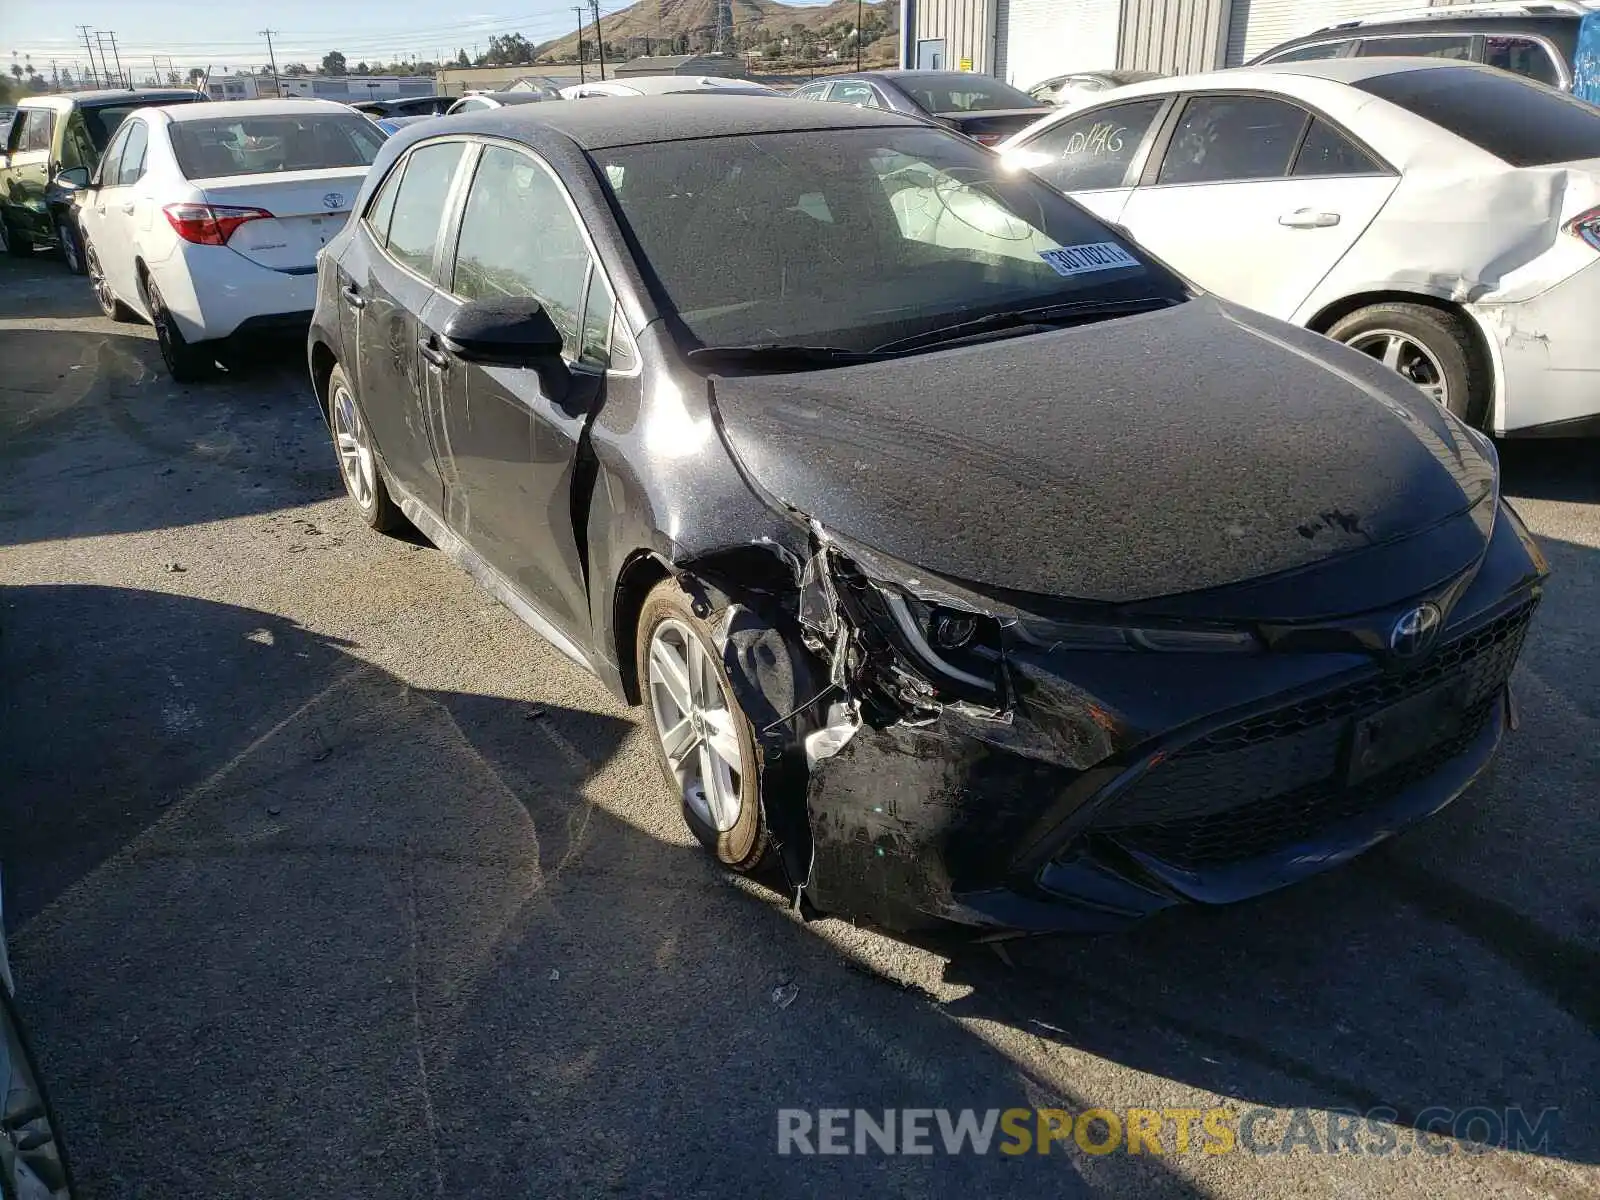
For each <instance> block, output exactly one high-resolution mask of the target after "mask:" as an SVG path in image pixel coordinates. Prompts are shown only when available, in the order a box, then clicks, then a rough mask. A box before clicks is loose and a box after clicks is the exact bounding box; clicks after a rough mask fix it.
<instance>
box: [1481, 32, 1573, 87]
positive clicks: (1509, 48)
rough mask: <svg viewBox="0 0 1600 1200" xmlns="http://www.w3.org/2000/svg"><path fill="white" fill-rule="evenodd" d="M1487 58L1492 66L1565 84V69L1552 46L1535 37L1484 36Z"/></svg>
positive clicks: (1555, 83) (1551, 82)
mask: <svg viewBox="0 0 1600 1200" xmlns="http://www.w3.org/2000/svg"><path fill="white" fill-rule="evenodd" d="M1483 61H1484V62H1485V63H1486V64H1487V65H1488V66H1491V67H1499V68H1500V69H1501V70H1502V71H1510V72H1512V74H1515V75H1525V76H1527V77H1528V78H1529V79H1537V80H1538V81H1539V82H1540V83H1548V84H1549V85H1550V86H1551V87H1560V86H1561V71H1560V68H1558V67H1557V66H1556V60H1555V59H1554V58H1552V57H1551V55H1550V50H1549V48H1548V47H1546V46H1545V45H1544V44H1543V43H1542V42H1536V41H1534V40H1533V39H1532V38H1527V37H1487V38H1484V39H1483Z"/></svg>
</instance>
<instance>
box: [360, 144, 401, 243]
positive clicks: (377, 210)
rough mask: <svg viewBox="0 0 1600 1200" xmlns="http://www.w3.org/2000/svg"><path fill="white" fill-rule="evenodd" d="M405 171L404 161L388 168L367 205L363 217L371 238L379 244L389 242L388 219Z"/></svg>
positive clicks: (392, 210) (392, 212)
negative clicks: (376, 191)
mask: <svg viewBox="0 0 1600 1200" xmlns="http://www.w3.org/2000/svg"><path fill="white" fill-rule="evenodd" d="M405 173H406V168H405V164H404V163H402V164H400V165H398V166H395V167H392V168H390V171H389V176H388V178H386V179H385V180H384V181H383V186H382V187H380V188H379V189H378V194H377V195H376V196H374V197H373V198H372V203H371V204H369V205H368V206H367V215H366V217H365V218H363V219H364V220H365V221H366V223H367V229H368V231H369V232H370V233H371V234H372V237H373V240H374V241H376V242H377V243H378V245H380V246H384V245H387V244H388V242H389V219H390V218H391V217H392V216H393V215H394V198H395V196H396V195H397V194H398V193H399V191H400V177H401V176H402V175H404V174H405Z"/></svg>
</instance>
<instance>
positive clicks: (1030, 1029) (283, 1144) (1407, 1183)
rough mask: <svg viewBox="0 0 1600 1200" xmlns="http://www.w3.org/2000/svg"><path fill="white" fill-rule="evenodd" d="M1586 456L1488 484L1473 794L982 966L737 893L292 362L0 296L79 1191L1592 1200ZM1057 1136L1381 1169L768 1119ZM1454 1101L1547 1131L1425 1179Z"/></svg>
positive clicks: (30, 995)
mask: <svg viewBox="0 0 1600 1200" xmlns="http://www.w3.org/2000/svg"><path fill="white" fill-rule="evenodd" d="M1594 454H1595V451H1594V450H1593V449H1592V448H1590V447H1586V446H1583V445H1553V444H1550V445H1529V444H1514V445H1511V446H1508V447H1506V449H1505V459H1506V467H1507V478H1508V490H1509V491H1510V492H1511V494H1512V495H1514V496H1515V497H1516V498H1517V500H1516V502H1517V506H1518V508H1519V510H1520V511H1521V512H1522V513H1523V514H1524V516H1525V517H1526V518H1527V519H1528V520H1529V522H1530V524H1531V525H1532V526H1533V528H1534V529H1535V531H1536V532H1537V533H1538V534H1539V535H1540V536H1541V538H1542V539H1543V544H1544V546H1545V548H1546V551H1547V552H1548V554H1549V556H1550V558H1551V561H1552V564H1553V566H1554V570H1555V580H1554V583H1553V584H1552V587H1551V589H1550V594H1549V598H1548V600H1547V602H1546V604H1545V606H1544V609H1543V611H1542V613H1541V615H1540V617H1539V619H1538V622H1537V626H1536V629H1535V631H1534V634H1533V636H1532V638H1531V641H1530V644H1529V646H1528V649H1527V652H1526V654H1525V655H1524V661H1523V666H1522V667H1521V668H1520V670H1519V674H1518V678H1517V687H1518V694H1519V698H1520V700H1521V705H1522V718H1523V727H1522V730H1521V732H1519V733H1518V734H1516V735H1515V736H1514V737H1512V738H1511V739H1510V740H1509V741H1508V742H1507V744H1506V746H1505V748H1504V750H1503V753H1502V755H1501V757H1500V759H1499V762H1498V765H1497V766H1496V767H1495V768H1494V769H1493V770H1492V772H1491V773H1490V774H1489V775H1488V776H1486V777H1485V778H1484V779H1483V780H1482V781H1481V782H1480V783H1479V784H1478V785H1477V786H1476V787H1475V788H1474V789H1473V790H1472V791H1471V792H1469V793H1468V794H1467V795H1466V796H1464V797H1463V798H1462V799H1461V800H1460V801H1458V802H1457V803H1456V804H1455V805H1453V806H1452V807H1451V808H1450V809H1448V810H1446V811H1445V812H1444V813H1442V814H1441V815H1440V816H1439V817H1438V818H1436V819H1435V820H1433V821H1432V822H1430V823H1428V824H1427V825H1426V826H1425V827H1423V828H1421V829H1418V830H1416V831H1414V832H1412V833H1411V834H1409V835H1407V836H1406V837H1404V838H1402V839H1400V840H1399V841H1398V842H1396V843H1394V844H1392V845H1391V846H1389V847H1388V848H1385V849H1383V850H1381V851H1379V852H1377V853H1375V854H1373V855H1370V856H1368V857H1367V858H1366V859H1364V860H1362V861H1360V862H1358V863H1356V864H1354V865H1353V866H1351V867H1350V868H1348V869H1345V870H1342V871H1339V872H1336V873H1334V874H1333V875H1330V876H1326V877H1323V878H1321V879H1319V880H1316V881H1314V882H1312V883H1311V884H1309V885H1306V886H1303V887H1301V888H1298V889H1295V890H1293V891H1291V892H1289V893H1286V894H1281V895H1278V896H1275V897H1271V898H1269V899H1267V900H1266V901H1263V902H1257V903H1254V904H1250V905H1245V906H1241V907H1238V908H1234V909H1228V910H1222V911H1217V912H1211V913H1180V914H1175V915H1173V916H1171V917H1168V918H1163V919H1160V920H1157V921H1155V922H1152V923H1150V924H1148V925H1146V926H1144V927H1142V928H1140V929H1138V930H1137V931H1135V932H1133V933H1132V934H1129V935H1124V936H1121V937H1117V938H1113V939H1102V940H1096V941H1059V940H1056V941H1041V942H1034V943H1028V944H1026V945H1020V946H1017V947H1016V948H1014V949H1013V950H1012V952H1011V955H1010V961H1009V962H1006V961H1002V959H1001V958H1000V957H999V956H997V955H995V954H992V953H989V952H987V951H962V952H960V953H955V954H952V953H951V952H949V950H948V948H944V949H941V948H940V947H938V946H933V947H914V946H910V945H906V944H904V943H901V942H898V941H894V940H891V939H888V938H884V937H880V936H877V935H875V934H871V933H867V932H863V931H860V930H856V929H853V928H851V927H849V926H847V925H844V924H842V923H840V922H836V921H822V922H818V923H816V924H813V925H810V926H807V925H803V924H801V923H800V922H798V921H797V920H795V919H793V918H792V917H791V916H790V915H789V914H788V912H787V911H786V908H785V906H784V904H783V902H782V900H781V898H780V897H778V896H776V895H774V894H773V893H772V892H770V891H768V890H766V889H765V888H763V887H761V886H759V885H757V884H753V883H750V882H747V881H736V880H733V879H730V878H728V877H726V876H724V875H722V874H721V873H719V872H718V871H717V870H715V869H713V867H712V866H711V865H710V864H709V863H708V862H707V861H706V859H705V858H704V857H703V856H702V855H701V854H700V853H699V852H698V851H697V850H696V849H695V848H694V847H692V846H691V845H690V843H689V838H688V836H687V833H686V832H685V830H684V829H683V827H682V824H681V820H680V818H679V817H678V815H677V813H676V812H675V810H674V807H673V806H672V805H671V804H670V803H668V802H667V801H666V800H665V799H664V797H663V793H662V789H661V787H660V784H659V782H658V779H657V776H656V774H655V768H654V765H653V762H652V760H651V759H650V757H649V754H648V750H649V747H648V744H647V742H646V740H645V736H646V735H645V734H644V732H643V731H642V729H641V728H640V725H639V720H638V716H637V715H636V713H634V712H632V711H629V710H627V709H624V708H621V707H619V706H618V705H617V704H616V703H615V702H614V701H613V700H612V699H611V698H610V697H609V695H608V694H607V693H606V692H605V691H603V690H602V688H601V687H600V686H599V685H598V684H597V683H596V682H594V681H593V680H591V679H590V678H588V677H587V676H585V675H583V674H582V673H581V672H579V671H578V670H577V669H576V668H574V667H573V666H571V665H570V664H569V663H568V662H567V661H566V660H565V659H563V658H561V657H560V656H559V655H558V654H557V653H556V652H555V651H553V650H552V649H550V648H549V647H547V646H546V645H545V644H544V643H543V642H542V641H541V640H540V639H539V638H538V637H536V636H534V635H533V634H531V633H530V632H528V631H527V630H526V629H525V628H524V627H523V626H521V625H520V624H519V623H518V622H517V621H516V620H515V618H513V617H512V616H511V615H510V614H509V613H508V612H507V611H505V610H504V609H502V608H501V607H499V606H498V605H496V604H495V603H493V602H492V601H490V600H489V599H487V598H486V597H485V595H484V594H482V593H481V592H479V591H478V590H477V589H476V588H475V587H474V585H473V584H472V583H471V582H470V581H469V580H468V579H467V578H466V577H465V576H464V575H462V574H461V573H459V572H458V571H457V570H456V569H455V568H454V567H453V566H451V565H450V564H449V563H447V562H446V561H444V560H443V559H442V557H441V556H440V555H439V554H438V553H437V552H435V551H434V550H432V549H431V548H429V547H428V546H426V545H425V544H422V543H420V542H410V541H405V540H393V539H386V538H382V537H379V536H377V535H374V534H372V533H370V531H368V530H367V529H366V528H365V527H364V526H361V525H360V524H359V523H358V521H357V520H356V519H355V518H354V516H353V514H352V510H351V509H350V508H349V507H348V506H347V505H346V504H345V503H344V502H343V500H342V493H340V491H339V486H338V480H337V476H336V473H335V469H334V464H333V457H332V453H331V450H330V448H329V446H328V445H327V436H326V433H325V431H324V429H323V426H322V424H321V421H320V418H319V417H318V415H317V413H316V412H315V410H314V408H313V406H312V402H311V400H310V397H309V392H308V389H307V385H306V381H305V379H304V373H303V369H302V366H301V360H300V357H299V353H298V351H297V349H295V348H294V347H290V348H288V349H286V350H285V351H284V352H283V353H282V355H281V356H280V357H276V358H269V360H268V361H266V362H264V363H263V364H262V365H260V366H259V367H257V368H255V369H251V370H247V371H244V372H242V373H238V374H235V375H231V376H229V377H228V378H226V379H224V380H220V381H218V382H215V383H212V384H207V385H205V386H199V387H190V388H183V387H177V386H175V385H172V384H171V383H170V382H169V381H168V380H167V379H166V377H165V376H164V375H163V374H162V373H161V372H160V370H159V359H158V356H157V354H156V348H155V343H154V341H153V340H152V339H151V336H150V331H149V330H148V329H147V328H145V327H144V326H141V325H116V324H113V323H111V322H109V321H106V320H104V319H102V318H101V317H99V316H98V315H97V313H96V311H95V310H94V308H93V304H92V302H91V299H90V296H89V292H88V289H87V287H86V286H85V285H84V284H83V283H82V281H80V280H76V279H72V278H70V277H68V276H67V275H66V274H65V273H64V272H63V271H62V269H61V268H60V267H59V266H58V265H56V264H54V263H50V262H47V261H45V260H43V259H42V258H41V259H39V260H38V261H35V262H26V263H18V262H14V261H8V262H5V263H0V472H3V479H4V483H3V485H0V622H3V638H0V762H3V763H4V764H5V765H4V767H3V769H0V857H3V860H4V867H5V884H6V888H7V894H6V906H7V916H8V920H9V922H10V925H11V929H12V937H13V954H14V965H15V967H16V969H17V974H18V979H19V982H20V987H21V1003H22V1005H23V1008H24V1011H25V1013H26V1016H27V1018H28V1019H29V1021H30V1023H31V1026H32V1031H33V1034H34V1040H35V1042H36V1044H37V1048H38V1051H39V1054H40V1057H41V1059H42V1062H43V1064H44V1068H45V1073H46V1076H47V1078H48V1080H49V1082H50V1084H51V1085H52V1087H53V1089H54V1094H55V1100H56V1103H57V1107H58V1108H59V1110H60V1114H61V1117H62V1120H63V1122H64V1124H65V1126H66V1129H67V1133H68V1139H69V1144H70V1147H71V1150H72V1153H73V1157H74V1159H75V1163H76V1168H77V1172H78V1175H79V1177H80V1185H81V1191H82V1194H83V1195H84V1196H88V1197H119V1198H120V1197H152V1198H154V1197H161V1198H163V1200H165V1198H168V1197H203V1198H205V1200H223V1198H226V1197H253V1198H255V1197H338V1198H340V1200H355V1198H357V1197H367V1196H371V1197H380V1196H381V1197H384V1198H385V1200H396V1198H405V1197H430V1196H432V1197H438V1196H450V1197H507V1196H513V1195H545V1194H552V1193H570V1194H591V1193H621V1194H629V1195H660V1196H673V1197H677V1196H689V1195H700V1194H711V1193H722V1194H761V1195H764V1196H774V1197H776V1196H791V1195H792V1196H810V1195H814V1194H829V1193H835V1194H841V1195H843V1194H867V1193H871V1194H891V1195H894V1194H901V1195H930V1194H949V1195H969V1194H990V1195H1002V1194H1013V1193H1015V1194H1028V1195H1038V1194H1039V1193H1040V1189H1041V1188H1047V1189H1049V1194H1052V1195H1085V1194H1093V1193H1101V1192H1109V1193H1113V1194H1138V1195H1146V1196H1155V1195H1203V1196H1218V1197H1278V1196H1285V1195H1292V1194H1307V1195H1316V1196H1350V1197H1356V1196H1362V1197H1365V1196H1419V1197H1437V1196H1445V1195H1448V1196H1525V1195H1531V1196H1561V1197H1571V1196H1576V1195H1600V1170H1597V1168H1596V1164H1597V1162H1600V1104H1597V1097H1596V1081H1597V1080H1600V1045H1597V1040H1596V1033H1597V1030H1600V883H1597V882H1596V876H1595V872H1594V867H1593V863H1594V847H1595V845H1596V844H1597V841H1600V838H1597V834H1600V828H1597V826H1600V818H1597V815H1596V803H1595V781H1596V779H1597V778H1600V770H1597V768H1600V749H1597V746H1600V739H1597V737H1596V734H1597V729H1596V725H1597V721H1600V648H1597V646H1596V643H1595V639H1594V637H1593V636H1592V632H1591V631H1592V630H1593V629H1594V627H1595V625H1594V622H1595V618H1594V611H1595V608H1596V598H1597V597H1600V477H1597V474H1596V472H1595V469H1594V466H1593V463H1594ZM790 985H792V986H793V988H794V989H795V991H794V998H793V1002H792V1003H791V1004H789V1005H788V1006H787V1007H781V1006H779V1005H778V1004H775V1003H774V1000H773V993H774V990H775V989H782V988H786V987H789V986H790ZM781 994H787V993H781ZM1032 1106H1042V1107H1053V1108H1065V1109H1070V1110H1081V1109H1083V1108H1086V1107H1090V1106H1103V1107H1108V1108H1111V1109H1114V1110H1119V1111H1120V1110H1122V1109H1125V1108H1128V1107H1148V1108H1156V1109H1166V1108H1195V1109H1207V1108H1210V1107H1213V1106H1225V1107H1227V1108H1229V1109H1231V1110H1232V1111H1234V1112H1235V1113H1241V1114H1242V1113H1245V1112H1247V1111H1249V1110H1254V1109H1257V1108H1263V1109H1267V1110H1270V1112H1269V1113H1268V1114H1267V1115H1266V1116H1265V1117H1264V1118H1263V1119H1262V1120H1261V1123H1260V1125H1259V1127H1258V1132H1257V1135H1256V1140H1257V1142H1258V1144H1259V1143H1260V1142H1266V1143H1269V1144H1271V1145H1276V1144H1277V1143H1278V1142H1279V1141H1280V1139H1281V1138H1282V1137H1283V1135H1284V1131H1285V1129H1286V1128H1287V1122H1288V1119H1289V1117H1288V1110H1290V1109H1294V1108H1307V1109H1310V1110H1314V1112H1315V1113H1317V1114H1325V1113H1327V1112H1328V1111H1330V1110H1339V1109H1355V1110H1357V1111H1362V1112H1365V1111H1366V1110H1369V1109H1371V1108H1374V1107H1387V1108H1389V1109H1392V1110H1394V1112H1395V1114H1396V1116H1395V1118H1394V1120H1395V1122H1396V1124H1397V1126H1398V1130H1397V1132H1398V1138H1397V1145H1396V1147H1395V1149H1394V1150H1393V1151H1392V1152H1389V1153H1386V1154H1372V1153H1366V1154H1352V1153H1341V1154H1314V1153H1310V1152H1309V1151H1308V1150H1307V1149H1306V1148H1305V1147H1304V1146H1302V1147H1301V1148H1299V1149H1296V1150H1295V1151H1294V1152H1293V1153H1290V1154H1284V1153H1277V1154H1258V1153H1245V1152H1235V1153H1228V1154H1205V1153H1201V1152H1200V1151H1199V1150H1198V1143H1196V1146H1193V1147H1191V1149H1190V1151H1189V1152H1187V1153H1177V1152H1174V1151H1175V1146H1174V1139H1173V1137H1172V1136H1171V1134H1170V1133H1169V1135H1168V1137H1167V1139H1166V1141H1165V1148H1166V1150H1167V1153H1166V1154H1164V1155H1159V1156H1157V1155H1152V1154H1148V1153H1146V1154H1139V1155H1130V1154H1127V1153H1122V1152H1118V1153H1112V1154H1107V1155H1092V1154H1087V1153H1084V1152H1082V1151H1080V1150H1079V1149H1077V1148H1076V1147H1072V1146H1070V1145H1069V1146H1067V1147H1066V1148H1063V1147H1061V1146H1056V1147H1054V1148H1053V1152H1052V1153H1050V1154H1048V1155H1041V1154H1038V1153H1028V1154H1025V1155H1020V1156H1009V1155H1004V1154H999V1153H993V1152H991V1153H990V1154H988V1155H984V1156H976V1155H959V1156H952V1155H948V1154H946V1153H943V1152H942V1151H941V1152H939V1153H936V1154H933V1155H930V1156H888V1155H884V1154H881V1153H871V1154H867V1155H864V1156H854V1155H846V1156H827V1157H800V1156H779V1155H778V1153H777V1129H778V1118H777V1111H778V1110H779V1109H780V1108H807V1109H812V1110H815V1109H817V1108H820V1107H840V1108H865V1109H874V1110H876V1109H883V1108H891V1107H893V1108H950V1109H960V1108H967V1107H970V1108H975V1109H989V1108H1000V1109H1005V1108H1012V1107H1032ZM1434 1106H1442V1107H1444V1108H1448V1109H1452V1110H1462V1109H1466V1108H1468V1107H1471V1106H1486V1107H1488V1108H1491V1109H1494V1110H1503V1109H1505V1108H1506V1107H1508V1106H1521V1107H1522V1108H1524V1109H1526V1110H1528V1111H1529V1112H1530V1113H1531V1114H1534V1115H1535V1116H1536V1115H1537V1114H1538V1113H1539V1112H1540V1111H1541V1110H1544V1109H1546V1108H1556V1109H1559V1110H1560V1113H1559V1118H1558V1122H1557V1124H1556V1125H1555V1126H1554V1127H1553V1133H1552V1136H1551V1137H1550V1139H1549V1141H1548V1143H1547V1145H1546V1147H1545V1149H1544V1150H1543V1152H1542V1153H1515V1152H1511V1151H1503V1150H1490V1151H1488V1152H1485V1153H1468V1152H1467V1148H1466V1147H1465V1146H1464V1145H1463V1144H1462V1143H1459V1142H1454V1141H1451V1140H1441V1141H1439V1142H1438V1143H1436V1144H1430V1148H1431V1149H1433V1150H1439V1151H1442V1153H1437V1154H1435V1153H1427V1152H1425V1151H1424V1148H1423V1147H1422V1146H1420V1145H1414V1144H1413V1141H1414V1139H1413V1138H1412V1136H1411V1127H1410V1125H1408V1124H1407V1123H1408V1122H1415V1121H1417V1120H1419V1119H1426V1118H1427V1116H1428V1113H1427V1110H1428V1109H1430V1108H1431V1107H1434ZM1317 1119H1318V1120H1319V1121H1320V1120H1322V1119H1323V1118H1322V1117H1321V1116H1320V1115H1319V1116H1318V1118H1317ZM1375 1128H1377V1127H1375ZM934 1140H935V1141H936V1142H937V1141H938V1138H937V1136H935V1139H934ZM1371 1141H1372V1139H1370V1138H1369V1139H1367V1143H1368V1144H1370V1143H1371ZM1411 1151H1415V1152H1414V1153H1413V1152H1411Z"/></svg>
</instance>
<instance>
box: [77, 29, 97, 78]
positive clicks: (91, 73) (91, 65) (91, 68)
mask: <svg viewBox="0 0 1600 1200" xmlns="http://www.w3.org/2000/svg"><path fill="white" fill-rule="evenodd" d="M78 30H79V32H81V33H82V34H83V48H84V49H85V50H87V51H88V52H89V86H90V87H93V86H94V85H95V83H96V82H98V81H97V79H96V78H95V76H96V75H97V74H98V72H97V71H96V70H95V65H94V48H93V47H92V46H90V45H89V27H88V26H87V25H79V26H78Z"/></svg>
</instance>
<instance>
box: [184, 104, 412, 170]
mask: <svg viewBox="0 0 1600 1200" xmlns="http://www.w3.org/2000/svg"><path fill="white" fill-rule="evenodd" d="M383 138H384V135H383V131H382V130H380V129H379V128H378V127H377V126H376V125H374V124H373V123H372V122H371V121H369V120H367V118H365V117H361V116H357V115H355V114H354V113H352V114H350V115H349V116H344V115H331V114H328V113H307V114H305V115H304V116H298V115H296V116H287V115H268V116H260V117H234V118H231V119H229V118H218V119H211V120H196V121H177V122H174V123H173V125H172V149H173V152H174V153H175V154H176V155H177V157H178V167H179V169H181V170H182V171H183V174H184V176H185V178H188V179H214V178H217V177H219V176H229V175H263V174H266V173H267V172H271V171H318V170H327V169H330V168H335V167H365V166H370V165H371V164H372V160H373V159H374V158H376V157H377V155H378V150H379V148H380V147H381V146H382V145H383Z"/></svg>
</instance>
